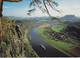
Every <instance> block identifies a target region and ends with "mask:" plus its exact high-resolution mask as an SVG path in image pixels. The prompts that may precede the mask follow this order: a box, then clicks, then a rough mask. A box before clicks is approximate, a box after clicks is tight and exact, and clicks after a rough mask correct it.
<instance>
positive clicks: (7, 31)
mask: <svg viewBox="0 0 80 58" xmlns="http://www.w3.org/2000/svg"><path fill="white" fill-rule="evenodd" d="M20 56H21V57H23V56H26V57H28V56H29V57H30V56H37V54H36V53H35V52H34V50H33V49H32V47H31V45H30V43H29V42H28V39H27V37H26V36H25V37H24V34H23V32H22V31H21V28H20V26H19V25H16V24H15V23H14V21H12V20H11V19H9V18H8V17H3V18H2V41H1V44H0V57H20Z"/></svg>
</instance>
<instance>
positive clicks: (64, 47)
mask: <svg viewBox="0 0 80 58" xmlns="http://www.w3.org/2000/svg"><path fill="white" fill-rule="evenodd" d="M60 26H61V25H56V26H55V27H56V28H58V29H57V30H56V29H55V30H56V32H59V31H60V30H61V29H62V28H63V26H61V28H60ZM53 28H54V27H53ZM38 32H39V33H40V34H41V36H42V37H43V39H44V40H45V41H46V42H48V43H49V44H50V45H51V46H52V47H54V48H56V49H58V50H60V51H61V52H63V53H65V54H67V55H69V56H78V55H77V54H76V53H74V52H72V51H71V50H70V47H73V46H74V45H73V44H71V43H67V42H64V41H60V40H59V41H56V39H54V40H52V39H51V38H50V36H47V35H45V34H44V32H45V29H40V27H39V28H38Z"/></svg>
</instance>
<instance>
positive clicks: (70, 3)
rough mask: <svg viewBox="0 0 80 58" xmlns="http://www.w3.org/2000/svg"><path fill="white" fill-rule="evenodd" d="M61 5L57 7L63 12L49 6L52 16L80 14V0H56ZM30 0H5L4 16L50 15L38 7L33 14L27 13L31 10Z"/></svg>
mask: <svg viewBox="0 0 80 58" xmlns="http://www.w3.org/2000/svg"><path fill="white" fill-rule="evenodd" d="M55 1H56V2H57V3H58V4H59V6H58V7H57V9H59V10H61V12H62V14H60V13H58V12H56V11H53V10H52V9H51V8H50V7H48V9H49V11H50V14H51V15H52V16H60V17H61V16H65V15H75V16H78V17H79V16H80V6H79V5H80V3H79V2H80V0H67V1H65V0H55ZM29 3H30V0H26V1H25V0H23V1H21V2H17V3H16V2H14V3H12V2H4V4H3V16H16V17H42V16H48V15H47V14H46V13H45V14H43V13H42V12H41V11H40V10H39V9H38V8H37V10H36V11H35V14H34V13H33V14H32V15H31V16H28V15H27V11H28V10H29Z"/></svg>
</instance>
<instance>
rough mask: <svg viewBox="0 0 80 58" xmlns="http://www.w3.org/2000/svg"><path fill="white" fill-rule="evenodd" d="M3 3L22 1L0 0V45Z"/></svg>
mask: <svg viewBox="0 0 80 58" xmlns="http://www.w3.org/2000/svg"><path fill="white" fill-rule="evenodd" d="M3 1H9V2H19V1H22V0H0V43H1V18H2V6H3Z"/></svg>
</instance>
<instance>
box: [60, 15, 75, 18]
mask: <svg viewBox="0 0 80 58" xmlns="http://www.w3.org/2000/svg"><path fill="white" fill-rule="evenodd" d="M73 18H76V16H75V15H65V16H64V17H62V18H61V19H73Z"/></svg>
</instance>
